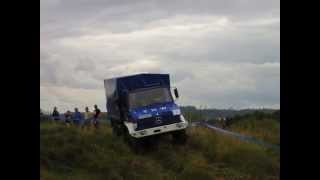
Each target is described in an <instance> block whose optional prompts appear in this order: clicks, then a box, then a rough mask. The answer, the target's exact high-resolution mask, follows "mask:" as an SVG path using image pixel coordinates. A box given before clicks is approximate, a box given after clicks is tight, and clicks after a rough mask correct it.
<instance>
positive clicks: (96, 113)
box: [93, 105, 101, 128]
mask: <svg viewBox="0 0 320 180" xmlns="http://www.w3.org/2000/svg"><path fill="white" fill-rule="evenodd" d="M100 113H101V111H100V109H99V108H98V106H97V105H94V115H93V125H94V127H95V128H98V126H99V121H98V118H99V116H100Z"/></svg>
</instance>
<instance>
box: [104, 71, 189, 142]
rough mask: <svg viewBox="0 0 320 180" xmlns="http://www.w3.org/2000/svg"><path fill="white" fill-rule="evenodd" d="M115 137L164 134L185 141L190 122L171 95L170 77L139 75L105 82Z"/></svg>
mask: <svg viewBox="0 0 320 180" xmlns="http://www.w3.org/2000/svg"><path fill="white" fill-rule="evenodd" d="M104 86H105V92H106V99H107V103H106V106H107V111H108V119H109V120H110V122H111V126H112V129H113V132H114V134H116V135H125V136H129V138H133V139H140V138H143V137H147V136H153V135H157V134H163V133H171V134H172V135H173V138H175V139H178V140H180V141H185V139H186V138H185V137H186V134H185V129H186V128H187V127H188V122H187V121H186V120H185V118H184V116H183V115H182V113H181V110H180V107H179V106H178V105H177V104H176V102H175V101H174V99H176V98H179V94H178V90H177V89H176V88H174V95H175V98H174V97H173V95H172V93H171V89H172V87H171V86H170V79H169V74H137V75H132V76H125V77H118V78H112V79H106V80H105V81H104Z"/></svg>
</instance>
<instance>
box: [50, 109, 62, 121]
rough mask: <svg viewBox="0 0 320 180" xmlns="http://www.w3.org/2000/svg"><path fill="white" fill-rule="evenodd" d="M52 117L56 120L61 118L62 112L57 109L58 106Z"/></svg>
mask: <svg viewBox="0 0 320 180" xmlns="http://www.w3.org/2000/svg"><path fill="white" fill-rule="evenodd" d="M52 118H53V120H54V121H59V120H60V113H59V111H58V110H57V107H54V108H53V112H52Z"/></svg>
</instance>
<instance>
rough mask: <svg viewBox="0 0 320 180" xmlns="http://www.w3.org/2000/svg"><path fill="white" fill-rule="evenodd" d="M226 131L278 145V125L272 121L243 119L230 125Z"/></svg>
mask: <svg viewBox="0 0 320 180" xmlns="http://www.w3.org/2000/svg"><path fill="white" fill-rule="evenodd" d="M228 129H230V130H231V131H234V132H239V133H241V134H245V135H249V136H253V137H256V138H257V139H261V140H263V141H265V142H268V143H271V144H276V145H280V123H279V122H278V121H276V120H274V119H259V120H252V119H245V120H241V121H239V122H236V123H234V124H232V125H231V126H230V128H228Z"/></svg>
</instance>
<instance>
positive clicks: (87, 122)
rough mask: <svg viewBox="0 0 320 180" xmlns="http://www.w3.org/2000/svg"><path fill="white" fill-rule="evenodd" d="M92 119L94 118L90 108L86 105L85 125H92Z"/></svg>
mask: <svg viewBox="0 0 320 180" xmlns="http://www.w3.org/2000/svg"><path fill="white" fill-rule="evenodd" d="M91 119H92V113H91V112H90V110H89V108H88V107H86V108H85V112H84V123H83V126H82V127H84V126H87V127H88V126H90V125H91Z"/></svg>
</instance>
